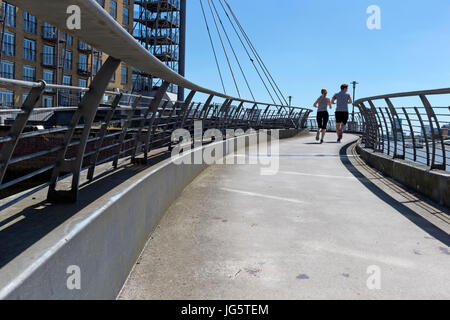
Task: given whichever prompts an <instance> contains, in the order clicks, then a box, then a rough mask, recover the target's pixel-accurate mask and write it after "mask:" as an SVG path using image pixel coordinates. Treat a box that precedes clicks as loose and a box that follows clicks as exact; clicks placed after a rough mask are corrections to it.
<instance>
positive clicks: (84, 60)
mask: <svg viewBox="0 0 450 320" xmlns="http://www.w3.org/2000/svg"><path fill="white" fill-rule="evenodd" d="M78 71H79V72H87V71H88V56H87V55H85V54H81V53H80V55H79V56H78Z"/></svg>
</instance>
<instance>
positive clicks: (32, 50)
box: [23, 38, 36, 61]
mask: <svg viewBox="0 0 450 320" xmlns="http://www.w3.org/2000/svg"><path fill="white" fill-rule="evenodd" d="M23 58H24V59H25V60H30V61H36V41H34V40H31V39H27V38H25V39H23Z"/></svg>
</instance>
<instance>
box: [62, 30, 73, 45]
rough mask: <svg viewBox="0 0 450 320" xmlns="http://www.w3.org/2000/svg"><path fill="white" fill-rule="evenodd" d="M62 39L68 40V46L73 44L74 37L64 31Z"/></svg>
mask: <svg viewBox="0 0 450 320" xmlns="http://www.w3.org/2000/svg"><path fill="white" fill-rule="evenodd" d="M62 39H63V41H65V42H66V44H67V45H68V46H72V45H73V38H72V36H71V35H70V34H67V33H63V34H62Z"/></svg>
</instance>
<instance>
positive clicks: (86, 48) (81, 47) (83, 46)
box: [78, 40, 91, 51]
mask: <svg viewBox="0 0 450 320" xmlns="http://www.w3.org/2000/svg"><path fill="white" fill-rule="evenodd" d="M78 49H79V50H81V51H90V50H91V46H90V45H88V44H87V43H86V42H83V41H81V40H79V41H78Z"/></svg>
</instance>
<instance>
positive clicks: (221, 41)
mask: <svg viewBox="0 0 450 320" xmlns="http://www.w3.org/2000/svg"><path fill="white" fill-rule="evenodd" d="M208 5H209V9H210V11H211V15H212V17H213V20H214V24H215V26H216V30H217V34H218V36H219V39H220V43H221V44H222V49H223V52H224V53H225V57H226V59H227V63H228V68H229V69H230V72H231V76H232V77H233V81H234V85H235V87H236V90H237V94H238V97H239V98H241V92H240V90H239V86H238V84H237V81H236V77H235V75H234V72H233V67H232V66H231V62H230V58H229V57H228V53H227V49H226V48H225V44H224V43H223V39H222V34H221V33H220V30H219V25H218V24H217V20H216V16H215V15H214V11H213V9H212V7H211V2H210V0H208Z"/></svg>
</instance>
